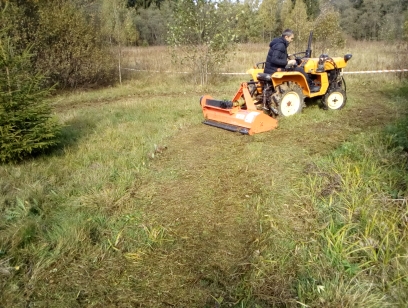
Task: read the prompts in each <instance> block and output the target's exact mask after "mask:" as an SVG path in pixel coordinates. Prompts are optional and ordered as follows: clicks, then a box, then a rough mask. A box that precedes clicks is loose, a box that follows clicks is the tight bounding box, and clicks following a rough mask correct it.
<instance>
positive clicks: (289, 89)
mask: <svg viewBox="0 0 408 308" xmlns="http://www.w3.org/2000/svg"><path fill="white" fill-rule="evenodd" d="M276 90H277V91H276V92H275V93H274V94H273V95H272V96H273V97H272V98H273V101H274V102H275V103H276V104H277V107H278V108H277V109H278V113H279V115H280V116H284V117H289V116H291V115H294V114H297V113H301V112H302V109H303V104H304V99H305V97H304V95H303V92H302V89H301V88H300V86H299V85H297V84H296V83H293V82H289V83H287V84H282V85H280V86H278V87H277V89H276Z"/></svg>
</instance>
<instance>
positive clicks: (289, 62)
mask: <svg viewBox="0 0 408 308" xmlns="http://www.w3.org/2000/svg"><path fill="white" fill-rule="evenodd" d="M295 65H296V60H289V61H288V64H287V66H295Z"/></svg>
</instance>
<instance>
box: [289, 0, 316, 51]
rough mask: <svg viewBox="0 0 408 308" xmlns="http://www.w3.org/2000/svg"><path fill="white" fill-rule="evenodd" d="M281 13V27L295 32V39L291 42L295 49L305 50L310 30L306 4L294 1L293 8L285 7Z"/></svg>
mask: <svg viewBox="0 0 408 308" xmlns="http://www.w3.org/2000/svg"><path fill="white" fill-rule="evenodd" d="M283 11H284V12H285V13H282V20H283V28H284V29H287V28H289V29H292V30H293V31H294V32H295V33H296V39H295V41H294V42H293V43H292V44H291V45H292V46H291V47H294V48H295V50H296V51H301V50H305V46H307V41H308V38H309V33H310V30H311V27H312V25H311V23H310V22H309V21H308V17H307V12H306V5H305V4H304V2H303V1H296V4H295V5H294V7H293V8H290V7H287V8H284V10H283Z"/></svg>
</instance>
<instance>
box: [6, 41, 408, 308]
mask: <svg viewBox="0 0 408 308" xmlns="http://www.w3.org/2000/svg"><path fill="white" fill-rule="evenodd" d="M407 50H408V48H407V45H406V44H405V45H404V44H402V43H401V44H400V43H398V44H394V45H392V46H390V44H389V43H381V42H354V41H348V42H347V46H346V47H345V48H344V49H342V50H336V51H328V54H329V55H330V56H343V55H344V54H345V53H352V54H353V58H352V59H351V60H350V62H349V65H348V67H347V68H346V69H345V71H346V72H347V71H348V72H353V71H366V70H380V69H403V68H405V69H406V68H408V60H407V59H408V57H407V56H408V52H407ZM266 52H267V46H265V45H260V44H246V45H239V46H237V47H236V48H235V50H234V53H233V54H231V56H230V61H229V62H228V63H227V64H225V65H224V66H223V67H221V68H220V72H228V73H245V71H246V70H247V69H248V68H250V67H251V66H252V65H254V64H255V63H256V62H261V61H264V58H265V55H266ZM292 52H294V51H292ZM326 52H327V51H326ZM315 56H318V54H316V55H315ZM124 60H125V61H124V62H125V63H124V65H123V66H124V67H126V68H132V69H136V70H140V71H136V70H124V74H125V77H126V81H124V82H123V84H122V85H117V86H114V87H109V88H103V89H95V90H87V91H80V90H78V91H75V92H71V93H60V94H58V95H55V96H53V97H52V98H51V99H50V103H51V104H52V106H53V107H54V111H55V115H56V117H58V118H59V119H60V121H61V122H62V123H63V124H64V128H63V131H62V136H61V144H60V146H58V147H57V148H55V149H54V150H53V151H52V152H51V153H49V154H48V155H42V156H38V157H35V158H33V159H30V160H27V161H25V162H22V163H20V164H15V165H2V166H0V307H251V308H252V307H262V308H263V307H406V303H407V302H408V292H407V291H406V290H408V239H407V235H408V203H407V197H408V188H407V187H408V186H407V185H408V173H407V158H408V152H407V151H408V128H407V126H408V84H407V73H383V74H349V75H347V74H346V75H345V79H346V83H347V91H348V101H347V104H346V106H345V108H344V109H342V110H339V111H324V110H322V109H321V108H320V106H319V104H318V102H316V101H311V102H307V105H308V106H307V108H305V109H304V111H303V113H302V114H300V115H296V116H293V117H290V118H283V119H280V120H279V127H278V129H276V130H273V131H270V132H267V133H262V134H258V135H255V136H243V135H240V134H238V133H231V132H228V131H224V130H220V129H216V128H213V127H210V126H206V125H203V124H201V121H202V120H203V118H202V113H201V108H200V106H199V98H200V97H201V96H202V95H204V94H210V95H212V96H214V97H216V98H221V99H228V98H232V96H233V95H234V94H235V91H236V90H237V89H238V86H239V84H240V82H242V81H247V80H248V79H249V76H246V75H213V76H211V81H212V83H211V84H209V85H207V86H200V85H198V84H197V83H196V82H194V81H195V78H194V77H195V76H192V75H191V74H185V73H168V72H166V71H173V72H180V71H183V68H179V67H174V66H173V65H172V62H171V59H170V56H169V53H168V51H167V49H166V47H145V48H129V49H126V50H125V51H124Z"/></svg>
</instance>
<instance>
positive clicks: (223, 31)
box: [167, 0, 235, 85]
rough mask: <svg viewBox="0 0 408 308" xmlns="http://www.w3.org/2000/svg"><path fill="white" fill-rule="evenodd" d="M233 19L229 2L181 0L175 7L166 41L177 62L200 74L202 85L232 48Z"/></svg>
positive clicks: (224, 59)
mask: <svg viewBox="0 0 408 308" xmlns="http://www.w3.org/2000/svg"><path fill="white" fill-rule="evenodd" d="M234 20H235V18H234V16H233V15H232V14H231V6H230V3H229V2H227V1H224V2H219V3H214V2H212V1H208V0H199V1H192V0H181V1H178V2H177V4H176V5H175V6H174V18H173V20H172V21H171V24H170V27H169V35H168V39H167V42H168V44H169V45H170V47H171V52H172V55H173V59H174V61H175V62H176V63H178V64H179V65H181V66H187V67H188V68H189V69H190V70H191V71H192V72H193V73H198V75H199V76H200V84H201V85H204V84H206V83H207V81H208V73H212V72H215V71H216V69H217V67H218V66H219V65H220V64H222V63H225V62H226V61H227V55H228V53H229V52H230V51H231V50H233V44H234V38H235V32H234V28H233V27H232V26H233V21H234Z"/></svg>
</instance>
